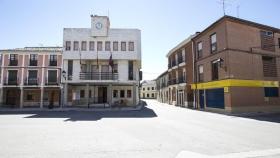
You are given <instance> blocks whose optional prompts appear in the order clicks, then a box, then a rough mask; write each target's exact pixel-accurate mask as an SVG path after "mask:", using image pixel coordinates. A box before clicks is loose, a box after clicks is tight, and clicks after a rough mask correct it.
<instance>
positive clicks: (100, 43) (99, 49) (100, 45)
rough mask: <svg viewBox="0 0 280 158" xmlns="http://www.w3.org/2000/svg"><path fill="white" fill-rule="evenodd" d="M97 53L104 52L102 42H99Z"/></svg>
mask: <svg viewBox="0 0 280 158" xmlns="http://www.w3.org/2000/svg"><path fill="white" fill-rule="evenodd" d="M97 51H102V42H101V41H98V42H97Z"/></svg>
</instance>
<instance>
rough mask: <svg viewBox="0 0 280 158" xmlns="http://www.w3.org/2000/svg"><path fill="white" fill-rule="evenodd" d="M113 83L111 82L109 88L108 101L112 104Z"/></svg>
mask: <svg viewBox="0 0 280 158" xmlns="http://www.w3.org/2000/svg"><path fill="white" fill-rule="evenodd" d="M112 93H113V92H112V84H109V86H108V90H107V101H108V103H109V104H110V105H112V103H113V100H112Z"/></svg>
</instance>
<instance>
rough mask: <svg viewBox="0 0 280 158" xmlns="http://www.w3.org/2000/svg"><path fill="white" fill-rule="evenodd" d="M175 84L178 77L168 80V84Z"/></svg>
mask: <svg viewBox="0 0 280 158" xmlns="http://www.w3.org/2000/svg"><path fill="white" fill-rule="evenodd" d="M174 84H177V79H176V78H175V79H171V80H169V81H168V85H174Z"/></svg>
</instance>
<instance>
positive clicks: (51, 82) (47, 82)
mask: <svg viewBox="0 0 280 158" xmlns="http://www.w3.org/2000/svg"><path fill="white" fill-rule="evenodd" d="M58 81H59V79H58V78H55V79H54V78H52V79H48V78H46V80H45V85H50V86H51V85H59V82H58Z"/></svg>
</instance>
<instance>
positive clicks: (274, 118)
mask: <svg viewBox="0 0 280 158" xmlns="http://www.w3.org/2000/svg"><path fill="white" fill-rule="evenodd" d="M145 101H146V102H147V106H145V107H144V108H143V109H142V110H141V111H118V112H116V111H112V112H108V111H107V112H81V111H66V112H44V111H43V112H9V113H7V112H1V113H0V140H1V141H0V157H1V158H8V157H11V158H32V157H34V158H35V157H36V158H37V157H42V158H50V157H67V158H77V157H83V158H87V157H88V158H92V157H94V158H99V157H100V158H109V157H114V158H131V157H133V158H146V157H147V158H155V157H160V158H175V157H177V158H182V157H223V158H227V157H228V158H229V157H231V158H233V157H234V158H235V157H238V158H242V157H244V158H245V157H256V158H264V157H265V158H276V157H280V115H279V114H274V115H271V116H257V117H255V116H254V117H253V116H251V117H237V116H228V115H222V114H216V113H210V112H203V111H197V110H191V109H186V108H179V107H174V106H171V105H167V104H162V103H159V102H157V101H155V100H145Z"/></svg>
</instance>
